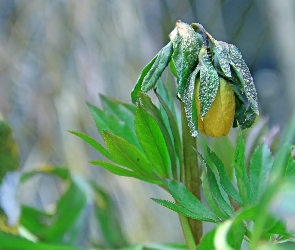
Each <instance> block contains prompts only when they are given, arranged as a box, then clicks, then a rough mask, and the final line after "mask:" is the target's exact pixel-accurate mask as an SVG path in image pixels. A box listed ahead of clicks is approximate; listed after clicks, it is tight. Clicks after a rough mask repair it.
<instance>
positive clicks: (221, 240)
mask: <svg viewBox="0 0 295 250" xmlns="http://www.w3.org/2000/svg"><path fill="white" fill-rule="evenodd" d="M231 225H232V220H227V221H225V222H223V223H221V224H220V225H219V226H218V227H217V228H216V232H215V236H214V247H215V249H222V250H234V248H232V247H231V246H230V244H229V242H228V241H227V235H228V232H229V230H230V228H231Z"/></svg>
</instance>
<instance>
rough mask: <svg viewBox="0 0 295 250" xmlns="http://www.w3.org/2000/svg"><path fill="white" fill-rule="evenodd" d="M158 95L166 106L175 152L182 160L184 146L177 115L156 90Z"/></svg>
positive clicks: (163, 105) (164, 106)
mask: <svg viewBox="0 0 295 250" xmlns="http://www.w3.org/2000/svg"><path fill="white" fill-rule="evenodd" d="M156 95H157V98H158V100H159V101H160V103H161V105H162V107H163V108H164V110H165V112H166V114H167V117H168V120H169V124H170V129H171V132H172V137H173V144H174V147H175V152H176V155H177V157H178V159H179V161H181V159H182V147H181V138H180V133H179V129H178V125H177V121H176V120H175V117H174V116H173V114H172V111H171V110H170V109H169V107H168V106H167V104H166V103H165V102H164V100H163V99H162V97H161V96H160V95H159V94H158V93H157V92H156ZM180 165H181V164H179V166H180ZM179 171H180V170H178V172H179Z"/></svg>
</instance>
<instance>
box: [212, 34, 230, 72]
mask: <svg viewBox="0 0 295 250" xmlns="http://www.w3.org/2000/svg"><path fill="white" fill-rule="evenodd" d="M228 50H229V48H228V44H227V43H226V42H222V41H216V40H214V46H213V61H214V66H215V68H216V69H221V70H219V73H222V74H223V75H224V76H226V77H231V69H230V60H229V57H228Z"/></svg>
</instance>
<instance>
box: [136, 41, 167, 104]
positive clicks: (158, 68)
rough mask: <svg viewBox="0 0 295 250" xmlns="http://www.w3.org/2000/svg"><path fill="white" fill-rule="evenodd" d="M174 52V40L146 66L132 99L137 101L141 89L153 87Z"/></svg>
mask: <svg viewBox="0 0 295 250" xmlns="http://www.w3.org/2000/svg"><path fill="white" fill-rule="evenodd" d="M172 53H173V46H172V42H169V43H168V44H167V45H166V46H165V47H163V48H162V49H161V50H160V51H159V52H158V54H157V55H156V56H155V57H154V58H153V59H152V60H151V61H150V62H149V63H148V64H147V65H146V66H145V67H144V69H143V70H142V72H141V74H140V76H139V78H138V80H137V82H136V84H135V86H134V87H133V90H132V92H131V99H132V102H133V103H136V100H137V95H138V92H139V91H143V92H147V91H149V90H150V89H151V88H153V87H154V86H155V85H156V83H157V81H158V79H159V78H160V76H161V75H162V73H163V71H164V70H165V68H166V67H167V65H168V63H169V62H170V60H171V56H172Z"/></svg>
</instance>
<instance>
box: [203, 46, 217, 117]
mask: <svg viewBox="0 0 295 250" xmlns="http://www.w3.org/2000/svg"><path fill="white" fill-rule="evenodd" d="M199 58H200V63H199V65H200V90H199V100H200V108H201V111H200V113H201V118H202V119H203V118H204V117H205V115H206V114H207V112H208V111H209V109H210V108H211V106H212V103H213V102H214V100H215V97H216V95H217V92H218V88H219V77H218V73H217V71H216V70H215V68H214V67H213V65H212V62H211V59H210V58H209V56H208V54H207V51H206V49H205V48H202V49H201V51H200V56H199Z"/></svg>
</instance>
